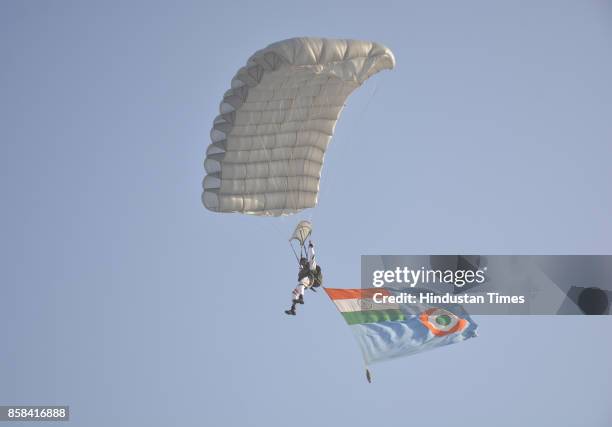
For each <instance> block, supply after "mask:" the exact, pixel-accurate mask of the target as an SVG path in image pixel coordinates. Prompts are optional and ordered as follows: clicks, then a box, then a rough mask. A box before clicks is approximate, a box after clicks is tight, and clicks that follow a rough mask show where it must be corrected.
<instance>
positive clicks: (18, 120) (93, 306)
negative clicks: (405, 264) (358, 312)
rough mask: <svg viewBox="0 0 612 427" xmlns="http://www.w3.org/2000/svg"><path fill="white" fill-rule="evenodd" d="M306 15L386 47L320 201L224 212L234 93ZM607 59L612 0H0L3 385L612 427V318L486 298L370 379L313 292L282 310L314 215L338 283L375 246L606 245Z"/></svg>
mask: <svg viewBox="0 0 612 427" xmlns="http://www.w3.org/2000/svg"><path fill="white" fill-rule="evenodd" d="M294 36H325V37H344V38H357V39H364V40H375V41H378V42H381V43H384V44H386V45H387V46H389V47H390V48H391V49H392V50H393V51H394V53H395V57H396V60H397V68H396V69H395V70H394V71H392V72H384V73H381V74H379V75H377V76H375V77H374V78H373V79H371V80H370V81H368V82H367V83H366V84H365V85H364V86H363V87H362V88H361V89H360V90H359V91H357V92H356V93H355V94H354V95H353V96H351V97H350V98H349V100H348V106H347V108H346V109H345V111H344V113H343V115H342V117H341V118H340V121H339V123H338V126H337V128H336V134H335V137H334V139H333V141H332V144H331V145H330V149H329V150H328V153H327V156H326V163H325V167H324V170H323V177H322V184H321V187H322V188H321V193H320V205H319V207H318V208H317V209H316V210H315V211H314V212H311V213H306V214H305V215H303V216H300V217H297V216H295V217H291V218H286V219H282V220H276V221H275V220H270V219H262V218H252V217H245V216H240V215H219V214H213V213H211V212H208V211H206V210H205V209H204V208H203V207H202V205H201V202H200V192H201V180H202V177H203V176H204V170H203V166H202V161H203V159H204V152H205V150H206V146H207V145H208V143H209V136H208V133H209V130H210V127H211V123H212V120H213V118H214V117H215V115H216V114H217V112H218V103H219V101H220V99H221V97H222V95H223V93H224V91H225V90H226V89H227V88H228V87H229V84H230V80H231V78H232V76H233V75H234V73H235V72H236V70H237V69H238V68H239V67H240V66H242V65H243V64H244V63H245V61H246V59H247V58H248V57H249V56H250V55H251V54H252V53H253V52H254V51H256V50H257V49H260V48H263V47H265V46H266V45H268V44H269V43H272V42H274V41H277V40H281V39H285V38H289V37H294ZM610 76H612V4H611V3H610V2H604V1H580V2H576V1H522V2H521V1H512V2H510V1H507V2H500V1H498V2H490V1H463V2H456V1H436V2H409V1H397V2H386V1H369V2H357V1H342V2H340V1H334V2H331V1H329V0H326V1H325V0H324V1H305V2H304V1H303V2H289V1H275V2H254V1H253V2H238V1H227V2H223V1H219V2H205V1H199V2H196V1H194V2H185V1H177V2H145V1H142V2H134V1H129V2H128V1H126V2H118V1H115V2H93V1H89V2H87V1H72V2H68V1H55V2H43V1H16V0H14V1H3V2H1V3H0V100H1V102H0V171H1V177H2V179H1V180H0V189H1V197H2V198H1V205H0V206H1V209H0V219H1V221H0V242H1V243H0V265H1V268H0V278H1V279H0V280H1V286H0V332H1V334H0V336H1V337H2V343H0V402H1V403H3V404H67V405H70V406H71V410H72V424H73V425H78V426H94V427H96V426H100V427H102V426H104V427H107V426H111V425H112V426H169V425H174V426H251V425H265V426H287V425H290V426H294V427H301V426H316V425H318V426H339V425H351V426H372V425H379V424H380V425H412V426H417V425H419V426H424V425H428V424H431V423H434V424H435V425H461V426H463V425H465V426H467V425H469V426H471V427H478V426H491V425H495V426H517V425H538V426H568V427H570V426H578V425H580V426H587V427H591V426H593V427H604V426H608V425H610V422H611V420H612V409H611V406H610V402H611V401H612V392H611V391H610V383H611V382H612V364H611V362H610V361H611V360H612V333H611V332H610V325H611V324H610V318H609V317H600V318H586V317H572V318H569V317H566V318H562V317H542V316H539V317H538V316H533V317H518V316H517V317H478V318H477V319H476V320H477V321H478V322H479V323H480V327H481V328H480V337H479V338H477V339H475V340H470V341H468V342H465V343H461V344H458V345H455V346H450V347H446V348H442V349H437V350H435V351H432V352H428V353H423V354H420V355H416V356H413V357H409V358H404V359H401V360H396V361H393V362H388V363H385V364H380V365H375V366H374V367H373V372H374V383H373V384H371V385H369V384H367V383H366V382H365V379H364V376H363V367H362V361H361V358H360V354H359V350H358V348H357V345H356V343H355V342H354V340H353V337H352V336H351V334H350V331H349V329H348V328H347V327H346V325H345V324H344V321H343V320H342V318H341V316H339V315H338V313H337V312H336V310H335V308H334V306H333V304H332V303H331V302H330V301H329V300H327V299H326V297H324V295H322V293H321V292H320V293H318V294H312V293H309V294H307V295H306V299H307V300H306V305H305V306H303V307H301V308H303V310H301V312H300V313H299V315H298V316H297V317H296V318H287V317H286V316H285V315H284V314H283V312H282V311H283V310H284V309H285V308H286V306H287V302H288V300H289V293H290V290H291V288H292V287H293V286H294V282H295V275H296V271H295V270H296V269H295V264H294V261H293V258H292V254H291V252H290V249H289V247H288V245H287V238H288V235H289V233H290V231H291V228H292V226H293V225H294V224H295V222H296V221H297V220H298V219H299V218H302V217H312V219H313V220H314V222H315V227H316V231H315V235H314V237H315V239H316V242H317V244H318V257H319V260H320V263H321V264H322V265H323V268H324V272H325V280H326V284H327V285H328V286H331V287H358V286H359V274H360V269H359V256H360V255H361V254H380V253H386V254H402V253H413V254H415V253H416V254H429V253H482V254H496V253H497V254H550V253H552V254H574V253H577V254H578V253H579V254H610V253H612V239H611V237H612V225H611V221H610V218H611V217H612V201H611V198H610V184H611V183H612V168H611V167H610V161H611V156H612V120H611V118H612V85H611V84H610ZM608 285H609V284H608Z"/></svg>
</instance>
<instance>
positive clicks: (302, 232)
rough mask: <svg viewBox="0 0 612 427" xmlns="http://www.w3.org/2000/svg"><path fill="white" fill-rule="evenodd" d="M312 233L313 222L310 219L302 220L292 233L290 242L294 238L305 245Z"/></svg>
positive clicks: (301, 244)
mask: <svg viewBox="0 0 612 427" xmlns="http://www.w3.org/2000/svg"><path fill="white" fill-rule="evenodd" d="M310 234H312V224H311V223H310V221H300V222H299V223H298V225H297V226H296V227H295V231H294V232H293V234H292V235H291V238H290V239H289V242H291V241H292V240H297V241H298V242H299V243H300V246H302V247H303V246H304V243H305V242H306V239H308V238H309V237H310Z"/></svg>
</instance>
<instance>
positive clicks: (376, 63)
mask: <svg viewBox="0 0 612 427" xmlns="http://www.w3.org/2000/svg"><path fill="white" fill-rule="evenodd" d="M394 66H395V59H394V57H393V53H392V52H391V50H389V49H388V48H386V47H385V46H383V45H381V44H378V43H374V42H366V41H357V40H338V39H323V38H311V37H302V38H293V39H288V40H283V41H280V42H277V43H273V44H271V45H269V46H268V47H266V48H264V49H262V50H260V51H258V52H256V53H255V54H254V55H253V56H251V57H250V58H249V60H248V61H247V64H246V65H245V66H244V67H242V68H241V69H240V70H238V72H237V73H236V75H235V76H234V78H233V79H232V82H231V88H230V89H229V90H228V91H227V92H226V93H225V95H224V96H223V99H222V100H221V104H220V107H219V110H220V114H219V115H218V116H217V117H216V118H215V120H214V123H213V128H212V130H211V133H210V137H211V140H212V142H211V144H210V145H209V147H208V149H207V151H206V160H205V161H204V167H205V169H206V173H207V175H206V176H205V178H204V182H203V192H202V203H203V204H204V206H205V207H206V208H207V209H209V210H211V211H214V212H238V213H242V214H251V215H262V216H281V215H290V214H294V213H297V212H300V211H302V210H303V209H306V208H312V207H314V206H316V204H317V201H318V194H319V181H320V177H321V170H322V167H323V159H324V156H325V151H326V149H327V146H328V144H329V142H330V140H331V138H332V135H333V133H334V128H335V126H336V122H337V120H338V118H339V116H340V112H341V111H342V108H343V107H344V103H345V101H346V99H347V98H348V96H349V95H350V94H351V92H353V91H354V90H355V89H357V88H358V87H359V86H361V84H362V83H363V82H365V81H366V80H367V79H368V78H369V77H370V76H372V75H374V74H376V73H378V72H379V71H381V70H385V69H392V68H393V67H394Z"/></svg>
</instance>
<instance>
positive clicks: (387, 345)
mask: <svg viewBox="0 0 612 427" xmlns="http://www.w3.org/2000/svg"><path fill="white" fill-rule="evenodd" d="M325 292H327V295H328V296H329V298H331V300H332V301H333V303H334V304H335V305H336V308H337V309H338V310H339V311H340V313H341V314H342V317H344V320H345V321H346V323H348V325H349V327H350V328H351V330H352V332H353V334H354V335H355V338H356V339H357V343H358V344H359V347H360V349H361V352H362V355H363V358H364V360H365V363H366V365H369V364H371V363H374V362H380V361H383V360H387V359H392V358H396V357H401V356H406V355H410V354H415V353H420V352H422V351H425V350H429V349H432V348H435V347H441V346H444V345H448V344H454V343H457V342H460V341H465V340H466V339H469V338H472V337H475V336H476V330H477V328H478V326H477V325H476V323H475V322H474V321H473V320H472V319H471V318H470V316H469V315H468V314H467V313H466V312H465V310H464V309H463V307H461V306H460V305H456V304H455V305H449V304H447V305H444V306H443V307H442V306H441V307H434V306H431V305H423V304H407V303H406V304H396V303H388V302H382V301H383V297H384V296H387V297H388V296H396V295H398V294H399V291H397V290H394V289H388V288H371V289H332V288H325ZM404 292H405V290H404ZM375 300H376V301H378V302H376V301H375Z"/></svg>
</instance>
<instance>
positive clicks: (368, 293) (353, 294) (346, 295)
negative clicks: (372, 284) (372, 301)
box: [325, 288, 391, 300]
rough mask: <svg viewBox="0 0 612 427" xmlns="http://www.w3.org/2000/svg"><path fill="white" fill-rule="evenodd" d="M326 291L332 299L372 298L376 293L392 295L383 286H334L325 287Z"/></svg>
mask: <svg viewBox="0 0 612 427" xmlns="http://www.w3.org/2000/svg"><path fill="white" fill-rule="evenodd" d="M325 292H327V295H329V297H330V298H331V299H332V300H339V299H364V298H372V297H373V296H374V294H378V293H380V294H382V295H385V296H390V295H391V293H389V291H388V290H386V289H383V288H368V289H337V288H336V289H334V288H325Z"/></svg>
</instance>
